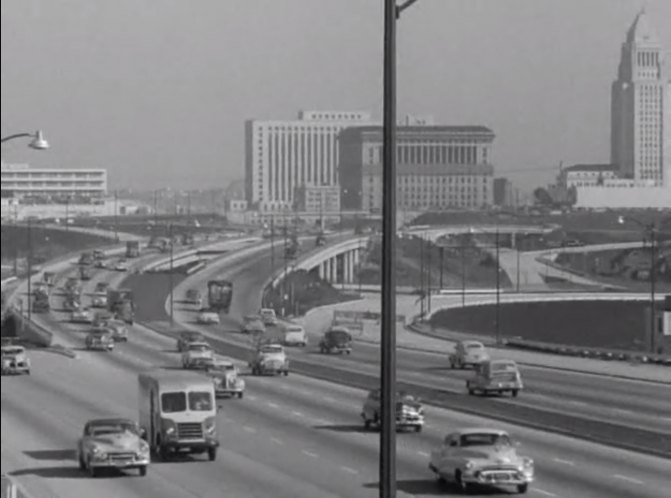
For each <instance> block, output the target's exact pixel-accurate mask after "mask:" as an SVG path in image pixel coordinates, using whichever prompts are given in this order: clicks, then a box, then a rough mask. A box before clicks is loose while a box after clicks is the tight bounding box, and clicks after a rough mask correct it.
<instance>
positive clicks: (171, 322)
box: [168, 223, 175, 329]
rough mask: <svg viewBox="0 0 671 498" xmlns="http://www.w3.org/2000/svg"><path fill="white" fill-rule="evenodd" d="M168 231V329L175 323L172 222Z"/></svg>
mask: <svg viewBox="0 0 671 498" xmlns="http://www.w3.org/2000/svg"><path fill="white" fill-rule="evenodd" d="M168 233H169V234H170V282H169V284H170V329H172V327H173V325H174V323H175V292H174V282H173V269H174V268H173V264H174V254H175V253H174V247H175V241H174V240H173V230H172V223H170V226H169V227H168Z"/></svg>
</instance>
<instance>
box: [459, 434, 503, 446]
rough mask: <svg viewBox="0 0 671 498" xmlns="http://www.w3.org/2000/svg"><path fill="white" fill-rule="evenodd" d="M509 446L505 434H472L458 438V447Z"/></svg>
mask: <svg viewBox="0 0 671 498" xmlns="http://www.w3.org/2000/svg"><path fill="white" fill-rule="evenodd" d="M494 445H497V446H511V442H510V438H509V437H508V436H507V435H505V434H493V433H486V432H482V433H473V434H464V435H462V436H461V437H460V438H459V446H462V447H469V446H494Z"/></svg>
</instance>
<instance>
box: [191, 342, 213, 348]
mask: <svg viewBox="0 0 671 498" xmlns="http://www.w3.org/2000/svg"><path fill="white" fill-rule="evenodd" d="M189 346H207V347H208V348H211V347H212V346H210V345H209V343H207V342H205V341H193V342H192V343H191V344H189Z"/></svg>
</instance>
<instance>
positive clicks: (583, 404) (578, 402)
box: [569, 399, 587, 406]
mask: <svg viewBox="0 0 671 498" xmlns="http://www.w3.org/2000/svg"><path fill="white" fill-rule="evenodd" d="M569 403H570V404H572V405H575V406H585V405H586V404H587V403H585V402H584V401H576V400H574V399H572V400H570V401H569Z"/></svg>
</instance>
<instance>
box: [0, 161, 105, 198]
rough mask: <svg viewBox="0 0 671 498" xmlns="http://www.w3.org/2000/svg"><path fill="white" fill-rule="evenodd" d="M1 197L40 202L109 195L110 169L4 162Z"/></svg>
mask: <svg viewBox="0 0 671 498" xmlns="http://www.w3.org/2000/svg"><path fill="white" fill-rule="evenodd" d="M1 177H2V182H1V183H2V198H3V199H8V198H12V199H16V200H19V201H25V202H32V203H35V204H40V203H58V202H77V201H80V200H94V199H102V198H104V197H105V196H106V195H107V170H104V169H63V168H31V167H29V166H28V165H27V164H7V163H5V162H4V161H3V162H2V170H1Z"/></svg>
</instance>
